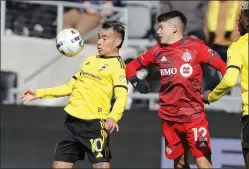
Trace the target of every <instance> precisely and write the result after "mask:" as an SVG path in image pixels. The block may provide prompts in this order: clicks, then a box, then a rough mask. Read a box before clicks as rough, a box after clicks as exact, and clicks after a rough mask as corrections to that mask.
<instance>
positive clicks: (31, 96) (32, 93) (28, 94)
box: [20, 88, 36, 104]
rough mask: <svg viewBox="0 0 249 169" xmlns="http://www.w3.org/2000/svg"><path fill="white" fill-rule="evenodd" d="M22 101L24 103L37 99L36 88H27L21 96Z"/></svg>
mask: <svg viewBox="0 0 249 169" xmlns="http://www.w3.org/2000/svg"><path fill="white" fill-rule="evenodd" d="M20 99H21V102H23V104H27V103H28V102H30V101H32V100H35V99H36V90H35V89H32V88H30V89H27V90H25V91H24V92H23V93H22V94H21V96H20Z"/></svg>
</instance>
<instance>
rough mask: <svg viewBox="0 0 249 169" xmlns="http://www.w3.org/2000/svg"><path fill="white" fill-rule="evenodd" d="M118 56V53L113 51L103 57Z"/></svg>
mask: <svg viewBox="0 0 249 169" xmlns="http://www.w3.org/2000/svg"><path fill="white" fill-rule="evenodd" d="M113 56H119V51H113V52H110V53H108V54H106V55H105V57H113Z"/></svg>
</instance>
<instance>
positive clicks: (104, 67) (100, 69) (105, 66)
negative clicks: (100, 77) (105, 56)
mask: <svg viewBox="0 0 249 169" xmlns="http://www.w3.org/2000/svg"><path fill="white" fill-rule="evenodd" d="M107 67H108V64H103V65H102V66H101V67H100V68H99V72H101V71H103V70H104V69H106V68H107Z"/></svg>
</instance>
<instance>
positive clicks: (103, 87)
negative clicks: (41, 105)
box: [36, 55, 128, 121]
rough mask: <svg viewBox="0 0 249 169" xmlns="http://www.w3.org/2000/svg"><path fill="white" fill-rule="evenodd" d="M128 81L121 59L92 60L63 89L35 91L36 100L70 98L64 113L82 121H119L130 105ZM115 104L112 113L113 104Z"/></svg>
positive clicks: (92, 57) (86, 62)
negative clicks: (107, 119) (113, 100)
mask: <svg viewBox="0 0 249 169" xmlns="http://www.w3.org/2000/svg"><path fill="white" fill-rule="evenodd" d="M127 83H128V82H127V79H126V74H125V64H124V62H123V60H122V59H121V57H119V56H113V57H102V56H99V55H97V56H90V57H88V58H86V59H85V60H84V62H83V64H82V66H81V68H80V70H79V71H78V72H77V73H76V74H75V75H74V76H73V77H72V78H71V79H70V80H69V81H68V82H67V83H66V84H64V85H61V86H57V87H53V88H43V89H37V90H36V97H37V98H57V97H63V96H69V95H71V97H70V100H69V103H68V105H67V106H66V107H65V111H66V112H67V113H68V114H70V115H71V116H74V117H76V118H79V119H84V120H91V119H106V118H107V117H112V118H113V119H115V120H116V121H118V120H120V119H121V117H122V114H123V112H124V110H125V106H126V103H127ZM113 98H115V103H114V105H113V107H112V110H111V100H112V99H113Z"/></svg>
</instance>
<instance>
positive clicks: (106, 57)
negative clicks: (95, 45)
mask: <svg viewBox="0 0 249 169" xmlns="http://www.w3.org/2000/svg"><path fill="white" fill-rule="evenodd" d="M118 57H120V56H103V55H99V58H102V59H111V58H118Z"/></svg>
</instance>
